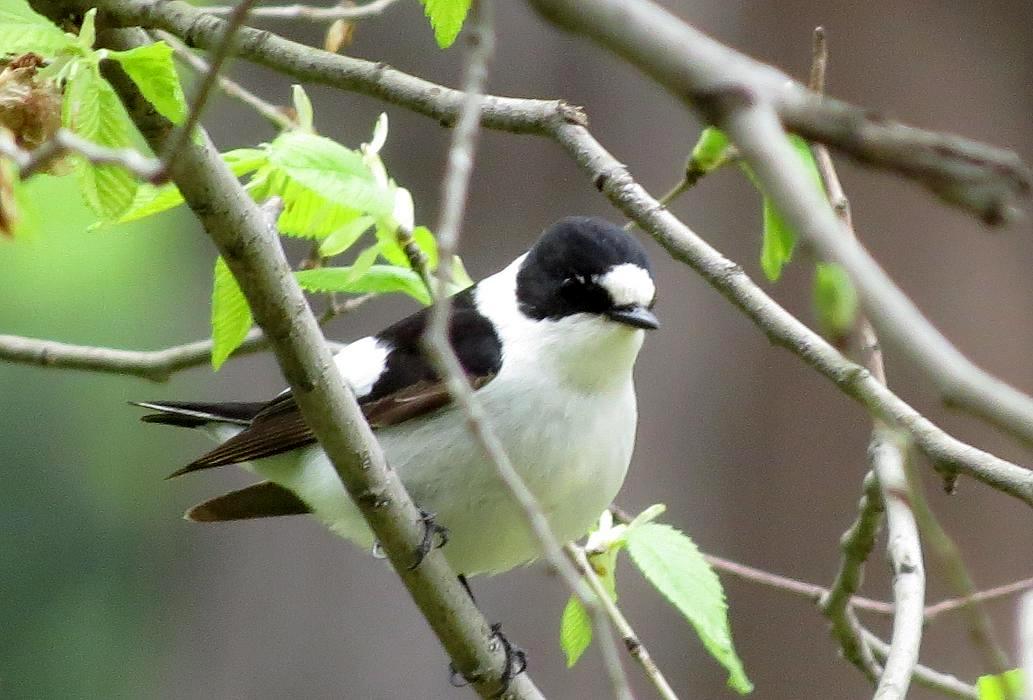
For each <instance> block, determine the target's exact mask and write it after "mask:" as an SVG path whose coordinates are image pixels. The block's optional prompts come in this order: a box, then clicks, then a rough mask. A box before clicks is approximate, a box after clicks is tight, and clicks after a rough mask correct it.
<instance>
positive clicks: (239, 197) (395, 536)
mask: <svg viewBox="0 0 1033 700" xmlns="http://www.w3.org/2000/svg"><path fill="white" fill-rule="evenodd" d="M103 38H104V40H105V41H106V42H107V43H108V44H109V45H111V46H113V47H114V48H130V47H133V46H137V45H140V44H142V43H146V41H147V37H146V34H145V33H143V32H142V31H139V30H127V31H123V32H120V33H117V35H116V34H115V33H108V34H107V35H105V36H104V37H103ZM112 78H113V80H114V83H115V85H116V88H117V89H118V90H119V93H120V95H121V96H122V98H123V100H124V102H125V103H126V106H127V109H128V111H129V113H130V115H132V117H133V118H134V120H135V122H136V124H137V126H138V127H139V128H140V131H141V132H142V133H143V134H144V136H145V138H146V139H147V140H148V142H149V143H150V144H151V146H152V148H154V149H155V150H160V149H161V148H162V147H163V146H164V145H165V144H166V143H167V141H168V138H169V135H170V130H171V125H170V124H169V123H168V122H167V121H165V120H164V119H162V118H161V117H160V116H159V115H157V114H156V113H155V112H154V111H153V110H152V109H150V108H149V105H148V103H147V102H146V100H144V99H143V97H142V96H141V95H140V94H139V93H138V92H137V91H136V89H135V87H134V86H133V85H132V83H131V82H130V81H128V80H127V79H126V78H125V77H124V76H121V75H117V74H116V75H113V76H112ZM170 174H171V176H172V179H173V181H174V182H175V183H176V184H177V186H178V187H179V189H180V191H181V192H182V193H183V196H184V198H185V200H186V202H187V204H188V205H189V206H190V207H191V209H193V211H194V212H195V213H196V215H197V216H198V219H199V220H200V222H201V224H202V225H203V226H204V228H205V230H206V231H207V232H208V234H209V236H210V237H211V238H212V240H213V242H214V243H215V244H216V246H217V247H218V248H219V251H220V253H221V254H222V255H223V257H224V258H225V260H226V263H227V265H228V266H229V268H230V270H231V271H232V272H233V274H234V276H235V277H236V279H237V281H238V283H239V284H240V288H241V290H242V291H243V292H244V295H245V296H246V297H247V299H248V303H249V305H250V306H251V309H252V311H253V312H254V316H255V319H256V320H257V321H258V323H259V325H260V326H261V327H262V328H263V329H264V330H265V332H266V335H267V337H268V338H269V339H270V345H271V347H272V349H273V351H274V352H275V353H276V357H277V360H278V361H279V363H280V367H281V369H282V370H283V373H284V376H285V377H286V379H287V381H288V383H289V384H290V387H291V389H292V390H293V392H294V396H295V399H296V400H297V402H298V406H299V408H300V409H301V412H302V415H303V416H304V419H305V422H306V424H307V425H309V426H310V427H311V428H312V430H313V432H314V433H315V434H316V436H317V438H318V439H319V442H320V445H321V446H322V447H323V449H324V451H325V452H326V453H327V455H328V457H329V458H330V460H331V462H332V463H333V465H334V467H335V468H336V470H337V472H338V474H339V476H340V477H341V480H342V482H343V483H344V485H345V487H346V488H347V491H348V493H349V495H350V496H351V497H352V499H353V500H354V501H355V503H356V504H357V505H358V507H359V509H360V510H361V512H362V514H363V516H364V518H365V519H366V522H367V523H368V524H369V526H370V529H371V530H372V531H373V533H374V535H375V536H376V538H377V540H378V541H379V542H380V544H381V546H382V547H383V550H384V551H385V553H386V554H387V557H388V559H389V560H390V562H391V564H392V566H393V567H394V569H395V571H396V572H397V573H398V575H399V577H400V578H401V580H402V581H403V583H404V584H405V586H406V588H407V589H408V591H409V593H410V594H411V596H412V597H413V600H414V601H415V602H416V603H417V605H418V606H419V607H420V610H421V611H422V612H423V614H424V616H425V617H426V619H427V621H428V622H429V623H430V625H431V627H432V629H433V630H434V632H435V634H436V635H437V636H438V638H439V639H440V640H441V643H442V645H443V646H444V647H445V649H446V651H447V652H448V654H449V656H450V657H451V658H452V660H453V662H454V664H455V667H456V668H457V670H458V671H459V672H461V673H462V674H463V675H464V677H466V678H469V679H471V683H472V685H473V687H474V688H475V689H476V691H477V692H478V693H479V694H481V695H482V696H483V697H491V696H493V695H494V694H496V693H498V692H499V691H500V690H501V689H502V687H503V685H504V680H503V679H504V675H505V673H506V666H507V664H506V660H505V653H504V651H503V650H502V649H501V648H500V645H498V644H497V643H496V642H495V640H494V638H493V633H492V631H491V628H490V627H489V625H488V623H487V622H486V621H485V620H484V618H483V616H482V615H481V614H480V612H479V611H478V610H477V608H476V606H475V605H474V604H473V601H472V600H471V599H470V597H469V595H468V594H467V592H466V591H465V590H464V588H463V587H462V586H461V585H460V583H459V581H458V579H457V578H456V576H455V573H454V572H452V571H451V570H450V569H449V567H448V564H447V563H446V561H445V559H444V557H443V556H442V554H441V552H439V551H436V550H435V551H431V552H430V553H428V555H427V556H426V557H425V558H424V559H423V560H422V562H421V563H420V565H419V566H418V567H415V568H412V567H411V563H412V556H413V552H415V551H417V548H418V547H419V546H420V543H421V542H422V540H423V538H424V535H425V523H424V520H423V517H422V515H421V513H420V511H419V510H418V509H417V508H416V506H415V505H414V504H413V502H412V500H411V499H410V498H409V496H408V494H407V493H406V492H405V489H404V487H403V486H402V484H401V482H400V481H399V479H398V476H397V474H396V473H395V472H394V471H392V470H391V469H389V468H388V465H387V464H386V463H385V461H384V455H383V452H382V451H381V449H380V446H379V445H378V444H377V442H376V439H375V438H374V436H373V433H372V431H371V430H370V428H369V426H368V425H367V424H366V422H365V420H364V419H363V417H362V413H361V410H360V409H359V406H358V404H357V403H356V401H355V397H354V396H353V394H352V393H351V392H350V391H349V390H348V389H347V387H345V385H344V384H343V383H342V381H341V378H340V375H339V374H338V373H337V371H336V369H335V365H334V363H333V359H332V357H331V356H330V353H329V351H328V350H327V349H326V346H325V345H324V343H323V337H322V334H321V333H320V331H319V327H318V325H317V324H316V320H315V318H314V316H313V315H312V311H311V309H310V308H309V306H308V304H307V303H306V301H305V297H304V295H303V294H302V292H301V289H300V288H299V287H298V285H297V283H296V282H295V281H294V278H293V275H292V273H291V270H290V268H289V266H288V265H287V261H286V259H285V257H284V254H283V250H282V248H281V246H280V244H279V241H278V238H277V236H276V233H275V232H274V231H272V230H270V228H269V226H268V224H267V222H265V221H264V220H263V217H262V214H261V212H260V211H259V209H258V207H257V206H256V205H255V203H254V202H253V201H252V200H251V198H250V197H248V196H247V194H246V193H245V192H244V191H243V190H242V188H241V186H240V183H239V182H238V181H237V179H236V178H235V177H234V176H233V174H232V173H230V172H229V170H228V169H227V168H226V166H225V164H224V163H223V162H222V159H221V158H220V157H219V155H218V152H217V151H216V150H215V148H214V147H213V146H212V144H211V143H210V141H208V139H207V138H206V136H205V135H204V133H203V132H202V139H201V142H200V143H198V144H195V143H192V142H189V143H187V144H186V145H185V147H184V148H183V150H182V151H181V152H180V153H179V154H177V158H175V159H174V160H173V161H172V162H171V163H170ZM508 695H509V697H513V698H541V697H542V696H541V694H540V692H539V691H538V689H537V688H536V687H535V685H534V683H533V681H532V680H531V679H530V677H529V676H528V675H527V674H522V675H520V676H518V677H516V678H515V679H513V681H512V683H511V684H510V686H509V693H508Z"/></svg>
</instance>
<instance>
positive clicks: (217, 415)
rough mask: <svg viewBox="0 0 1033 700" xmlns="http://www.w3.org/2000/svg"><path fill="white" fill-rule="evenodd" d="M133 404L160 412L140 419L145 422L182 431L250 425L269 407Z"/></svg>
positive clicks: (253, 404)
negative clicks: (217, 424) (177, 428)
mask: <svg viewBox="0 0 1033 700" xmlns="http://www.w3.org/2000/svg"><path fill="white" fill-rule="evenodd" d="M129 403H130V404H132V405H133V406H140V407H141V408H147V409H150V410H152V411H157V413H148V414H147V415H145V416H143V417H142V418H141V419H140V420H142V421H143V422H145V423H161V424H162V425H175V426H178V427H181V428H198V427H200V426H202V425H206V424H208V423H232V424H235V425H250V424H251V420H252V419H253V418H254V417H255V415H256V414H257V413H258V412H259V411H261V410H262V407H263V406H265V404H264V403H245V402H236V403H197V402H188V401H130V402H129Z"/></svg>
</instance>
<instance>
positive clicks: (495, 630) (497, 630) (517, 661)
mask: <svg viewBox="0 0 1033 700" xmlns="http://www.w3.org/2000/svg"><path fill="white" fill-rule="evenodd" d="M491 636H492V639H493V640H494V641H493V644H498V645H499V646H500V647H502V652H503V653H504V654H505V657H506V658H505V663H506V666H505V668H503V669H502V676H501V677H500V678H499V682H500V683H501V685H502V687H501V688H499V690H498V692H497V693H495V695H494V696H493V697H496V698H501V697H502V696H503V695H505V694H506V691H508V690H509V684H510V683H511V682H512V681H513V679H514V678H516V677H517V676H519V675H520V674H521V673H523V672H524V671H526V670H527V654H526V653H525V652H524V650H523V649H521V648H520V647H518V646H514V645H513V643H512V642H510V641H509V638H508V637H506V635H504V634H502V623H500V622H496V623H495V624H494V625H492V626H491ZM448 670H449V671H450V673H451V675H450V676H449V680H448V682H449V683H451V684H452V686H453V687H456V688H462V687H463V686H465V685H469V683H470V681H469V680H468V679H467V678H465V677H464V676H462V675H461V674H460V673H459V671H457V670H456V667H455V665H454V664H449V665H448Z"/></svg>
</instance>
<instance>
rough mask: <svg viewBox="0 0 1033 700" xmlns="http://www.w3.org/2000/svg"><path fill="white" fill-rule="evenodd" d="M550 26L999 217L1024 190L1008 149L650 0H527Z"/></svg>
mask: <svg viewBox="0 0 1033 700" xmlns="http://www.w3.org/2000/svg"><path fill="white" fill-rule="evenodd" d="M530 2H531V5H533V6H534V7H535V8H536V9H537V10H538V11H539V12H541V13H542V14H543V15H544V16H545V17H546V18H548V19H549V20H550V21H552V22H554V23H555V24H557V25H559V26H561V27H563V28H565V29H568V30H570V31H573V32H576V33H579V34H584V35H586V36H589V37H591V38H592V39H594V40H595V41H597V42H599V43H600V44H603V45H604V46H606V47H607V48H609V49H610V50H611V51H613V52H614V53H617V54H619V55H620V56H621V57H622V58H624V59H625V60H627V61H628V62H629V63H632V64H634V65H636V66H638V67H639V68H640V69H642V71H643V72H645V73H646V74H648V75H649V76H650V77H651V78H653V79H654V80H655V81H656V82H658V83H660V84H661V85H663V86H664V87H666V88H667V89H668V90H669V91H670V92H672V93H673V94H674V95H675V96H676V97H678V98H680V99H682V100H684V101H686V102H687V103H688V104H690V105H692V106H693V107H695V108H698V109H700V110H701V111H702V112H703V113H704V115H705V116H707V118H708V119H709V120H711V121H714V122H719V121H720V120H721V118H722V117H723V116H724V114H725V112H726V111H727V109H728V108H729V107H730V106H734V105H740V106H741V105H746V104H754V103H761V102H763V103H765V104H770V105H771V106H772V108H773V109H775V110H777V112H778V115H779V117H780V118H781V120H782V121H783V122H784V123H785V125H786V127H787V128H789V129H790V130H792V131H795V132H796V133H799V134H800V135H802V136H804V137H805V138H807V139H809V140H813V141H820V142H822V143H826V144H828V145H829V146H833V147H835V148H837V149H839V150H841V151H843V152H845V153H848V154H850V155H851V156H853V157H854V158H856V159H857V160H858V161H860V162H861V163H863V164H865V165H871V166H875V167H879V168H883V169H887V170H890V171H893V172H896V173H897V174H899V175H903V176H905V177H908V178H911V179H914V180H916V181H918V182H920V183H922V184H923V185H925V186H926V187H927V188H929V189H930V190H932V191H933V192H935V193H936V194H937V195H939V196H940V197H941V198H943V199H944V200H945V201H947V202H949V203H951V204H955V205H957V206H960V207H962V208H964V209H967V210H968V211H970V212H972V213H975V214H977V215H978V216H980V217H981V218H983V219H984V220H986V221H988V222H991V223H997V222H999V221H1001V220H1003V219H1004V218H1005V216H1006V213H1007V210H1008V207H1009V204H1010V200H1011V199H1012V198H1013V197H1014V196H1016V195H1021V196H1028V195H1029V193H1030V189H1031V186H1033V184H1031V183H1033V174H1031V173H1030V170H1029V168H1028V167H1027V166H1026V165H1024V164H1023V163H1022V161H1021V160H1020V159H1019V158H1018V156H1016V155H1015V154H1014V153H1011V152H1010V151H1003V150H999V149H996V148H992V147H989V146H985V145H982V144H978V143H975V142H973V141H969V140H967V139H963V138H960V137H957V136H948V135H946V134H937V133H933V132H928V131H923V130H920V129H915V128H912V127H908V126H905V125H903V124H899V123H897V122H892V121H889V120H886V119H883V118H879V117H875V116H873V115H872V114H870V113H868V112H866V111H865V110H862V109H859V108H857V107H854V106H852V105H849V104H846V103H845V102H840V101H838V100H831V99H827V98H824V99H823V98H822V96H820V95H817V94H815V93H813V92H811V91H810V90H808V89H807V88H805V87H804V86H802V85H800V84H799V83H797V82H796V81H794V80H792V79H791V78H790V77H789V76H788V75H786V74H785V73H783V72H781V71H779V70H777V69H775V68H773V67H772V66H769V65H766V64H763V63H760V62H758V61H755V60H753V59H751V58H749V57H748V56H745V55H743V54H741V53H739V52H737V51H735V50H733V49H731V48H729V47H727V46H725V45H724V44H721V43H720V42H718V41H716V40H715V39H712V38H711V37H709V36H707V35H706V34H703V33H702V32H700V31H698V30H697V29H695V28H694V27H692V26H690V25H688V24H686V23H685V22H683V21H682V20H681V19H679V18H678V17H676V16H674V15H673V14H671V13H670V12H668V11H667V10H665V9H663V8H662V7H660V6H659V5H656V4H654V3H653V2H649V1H648V0H635V1H634V2H629V1H627V0H598V1H595V2H591V3H585V2H580V1H579V0H530Z"/></svg>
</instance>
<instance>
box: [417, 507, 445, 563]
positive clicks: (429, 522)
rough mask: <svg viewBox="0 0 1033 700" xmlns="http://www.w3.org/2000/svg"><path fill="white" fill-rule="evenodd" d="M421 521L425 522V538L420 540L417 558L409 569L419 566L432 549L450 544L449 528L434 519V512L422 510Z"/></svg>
mask: <svg viewBox="0 0 1033 700" xmlns="http://www.w3.org/2000/svg"><path fill="white" fill-rule="evenodd" d="M420 522H422V523H423V539H421V540H420V544H419V546H417V547H416V560H415V561H414V562H413V563H412V565H411V566H410V567H409V571H412V570H413V569H415V568H416V567H417V566H419V565H420V564H421V563H422V562H423V559H424V557H426V556H427V554H428V553H429V552H430V550H431V549H435V548H441V547H444V546H445V545H446V544H448V528H447V527H445V526H444V525H438V524H437V522H435V521H434V514H433V513H428V512H427V511H425V510H421V511H420Z"/></svg>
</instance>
